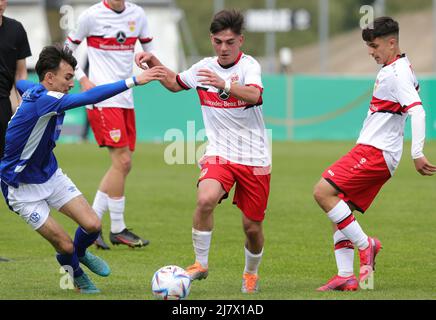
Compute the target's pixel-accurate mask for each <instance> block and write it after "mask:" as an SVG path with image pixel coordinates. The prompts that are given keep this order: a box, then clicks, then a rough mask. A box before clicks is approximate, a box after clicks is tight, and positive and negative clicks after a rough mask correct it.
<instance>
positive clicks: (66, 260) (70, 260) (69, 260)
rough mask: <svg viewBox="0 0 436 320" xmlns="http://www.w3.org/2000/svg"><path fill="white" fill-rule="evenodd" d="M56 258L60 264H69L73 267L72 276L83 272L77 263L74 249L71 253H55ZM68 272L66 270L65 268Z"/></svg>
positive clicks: (77, 259) (77, 275)
mask: <svg viewBox="0 0 436 320" xmlns="http://www.w3.org/2000/svg"><path fill="white" fill-rule="evenodd" d="M56 259H57V260H58V262H59V264H60V265H61V266H70V267H71V268H72V269H73V277H74V278H76V277H80V276H81V275H82V274H83V270H82V268H80V265H79V258H77V254H76V252H75V251H74V252H73V254H60V253H58V254H57V255H56ZM66 271H67V272H68V270H66Z"/></svg>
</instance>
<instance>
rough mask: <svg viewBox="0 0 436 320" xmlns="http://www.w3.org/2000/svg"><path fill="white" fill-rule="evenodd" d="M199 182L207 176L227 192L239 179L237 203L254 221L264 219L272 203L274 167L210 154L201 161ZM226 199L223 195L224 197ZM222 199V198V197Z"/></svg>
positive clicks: (235, 201) (235, 198) (234, 200)
mask: <svg viewBox="0 0 436 320" xmlns="http://www.w3.org/2000/svg"><path fill="white" fill-rule="evenodd" d="M200 165H201V174H200V178H199V179H198V182H201V181H203V180H206V179H213V180H217V181H218V182H220V183H221V185H222V187H223V189H224V190H225V191H226V193H227V194H226V195H225V196H224V197H223V199H226V198H227V197H228V193H229V192H230V190H231V189H232V187H233V185H234V184H235V183H236V188H235V195H234V197H233V204H235V205H237V206H238V208H239V209H241V211H242V213H243V214H244V215H245V216H246V217H247V218H249V219H251V220H254V221H263V220H264V218H265V211H266V208H267V204H268V196H269V188H270V179H271V174H270V167H266V168H265V167H253V166H246V165H242V164H237V163H232V162H230V161H227V160H225V159H223V158H219V157H208V158H206V159H204V160H203V161H201V163H200ZM221 200H222V199H221ZM220 202H221V201H220Z"/></svg>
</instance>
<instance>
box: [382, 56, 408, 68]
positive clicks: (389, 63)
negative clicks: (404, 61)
mask: <svg viewBox="0 0 436 320" xmlns="http://www.w3.org/2000/svg"><path fill="white" fill-rule="evenodd" d="M405 57H406V54H405V53H403V54H399V55H397V56H396V57H395V58H394V59H393V60H392V61H390V62H388V63H387V64H385V65H383V68H384V67H387V66H389V65H391V64H393V63H394V62H395V61H397V60H398V59H401V58H405Z"/></svg>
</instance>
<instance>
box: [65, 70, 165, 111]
mask: <svg viewBox="0 0 436 320" xmlns="http://www.w3.org/2000/svg"><path fill="white" fill-rule="evenodd" d="M165 76H166V72H165V68H163V67H154V68H151V69H147V70H145V71H143V72H142V73H141V74H139V75H138V76H137V77H132V78H129V79H126V80H121V81H117V82H114V83H109V84H104V85H101V86H97V87H95V88H93V89H91V90H88V91H85V92H82V93H77V94H67V95H65V96H63V98H62V101H61V105H60V109H61V110H68V109H72V108H76V107H80V106H84V105H88V104H95V103H98V102H100V101H103V100H106V99H108V98H110V97H113V96H115V95H117V94H119V93H121V92H123V91H126V90H127V89H130V88H133V87H134V86H135V85H144V84H146V83H149V82H151V81H153V80H162V79H164V78H165Z"/></svg>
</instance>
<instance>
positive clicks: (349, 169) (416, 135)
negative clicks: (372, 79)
mask: <svg viewBox="0 0 436 320" xmlns="http://www.w3.org/2000/svg"><path fill="white" fill-rule="evenodd" d="M362 38H363V40H364V41H365V42H366V44H367V46H368V53H369V55H371V56H372V57H373V58H374V59H375V61H376V62H377V64H380V65H382V68H381V70H380V72H379V73H378V75H377V80H376V83H375V87H374V93H373V97H372V100H371V103H370V107H369V111H368V115H367V118H366V119H365V122H364V124H363V128H362V130H361V132H360V136H359V138H358V140H357V144H356V146H355V147H354V148H353V149H352V150H351V151H350V152H349V153H348V154H346V155H345V156H344V157H342V158H341V159H339V160H338V161H337V162H336V163H334V164H333V165H332V166H330V167H329V168H328V169H327V170H325V171H324V173H323V174H322V179H321V180H320V181H319V182H318V184H317V185H316V186H315V188H314V197H315V200H316V201H317V203H318V204H319V206H320V207H321V208H322V209H323V210H324V211H325V212H326V213H327V216H328V218H329V219H330V220H331V221H332V223H333V227H334V236H333V240H334V249H335V257H336V263H337V267H338V274H337V275H336V276H334V277H333V278H332V279H330V280H329V281H328V282H327V284H325V285H324V286H322V287H320V288H318V291H330V290H342V291H354V290H357V289H358V286H359V284H358V280H357V278H356V277H355V275H354V271H353V260H354V247H357V248H358V251H359V258H360V275H359V280H360V281H361V282H363V281H366V280H367V279H368V278H369V277H370V276H371V275H372V273H373V271H374V265H375V257H376V255H377V254H378V252H379V251H380V249H381V243H380V241H379V240H378V239H377V238H374V237H369V236H367V235H366V234H365V232H364V231H363V230H362V228H361V227H360V225H359V223H358V222H357V221H356V220H355V218H354V215H353V213H352V211H354V210H357V211H360V212H362V213H363V212H365V211H366V210H367V209H368V208H369V206H370V205H371V203H372V201H373V200H374V198H375V197H376V195H377V194H378V192H379V191H380V189H381V187H382V186H383V184H384V183H385V182H386V181H388V180H389V178H391V176H392V175H393V174H394V171H395V169H396V168H397V166H398V163H399V161H400V158H401V154H402V150H403V135H404V127H405V122H406V119H407V117H408V116H409V115H410V116H411V125H412V150H411V154H412V159H413V161H414V163H415V168H416V170H417V171H418V172H419V173H420V174H421V175H424V176H429V175H433V174H434V173H435V172H436V167H435V166H434V165H432V164H431V163H429V161H428V160H427V159H426V157H425V156H424V153H423V148H424V141H425V111H424V109H423V107H422V103H421V98H420V97H419V94H418V90H419V84H418V81H417V79H416V76H415V74H414V72H413V69H412V66H411V64H410V62H409V60H408V59H407V57H406V55H404V54H402V53H401V50H400V47H399V26H398V23H397V22H396V21H394V20H393V19H392V18H390V17H381V18H377V19H375V21H374V28H367V29H364V30H363V31H362Z"/></svg>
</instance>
